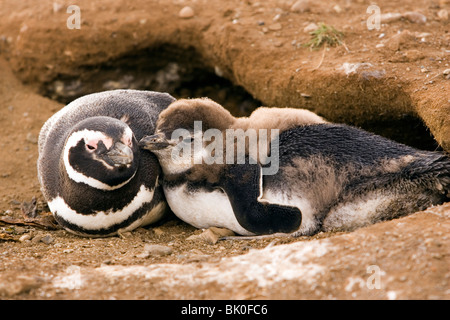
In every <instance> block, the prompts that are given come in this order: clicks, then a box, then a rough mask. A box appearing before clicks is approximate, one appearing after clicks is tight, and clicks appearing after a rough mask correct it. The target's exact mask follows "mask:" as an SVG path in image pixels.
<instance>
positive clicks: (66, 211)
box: [38, 90, 175, 237]
mask: <svg viewBox="0 0 450 320" xmlns="http://www.w3.org/2000/svg"><path fill="white" fill-rule="evenodd" d="M174 100H175V99H174V98H173V97H171V96H170V95H169V94H166V93H158V92H151V91H138V90H113V91H105V92H101V93H94V94H90V95H86V96H83V97H81V98H78V99H76V100H74V101H73V102H71V103H69V104H68V105H67V106H65V107H64V108H62V109H61V110H59V111H58V112H57V113H55V114H54V115H53V116H52V117H51V118H50V119H48V120H47V122H45V124H44V125H43V127H42V129H41V131H40V134H39V143H38V144H39V146H38V148H39V158H38V178H39V182H40V185H41V190H42V193H43V195H44V197H45V199H46V200H47V202H48V206H49V208H50V210H51V212H52V213H53V215H54V217H55V219H56V221H58V223H59V224H60V225H61V226H63V227H64V228H65V229H66V230H68V231H70V232H73V233H75V234H78V235H83V236H91V237H99V236H110V235H115V234H117V233H120V232H122V231H129V230H132V229H134V228H137V227H139V226H142V225H145V224H150V223H153V222H155V221H157V220H158V219H160V218H161V217H162V215H163V213H164V211H165V207H166V203H165V199H164V195H163V192H162V190H161V188H160V187H158V179H159V176H160V173H161V168H160V166H159V163H158V160H157V159H156V157H155V156H154V155H153V154H151V153H149V152H146V151H143V150H140V149H139V147H138V141H139V139H141V138H142V137H143V136H144V135H148V134H152V133H154V130H155V123H156V120H157V118H158V115H159V113H160V112H161V111H162V110H164V109H165V108H166V107H167V106H168V105H169V104H170V103H172V102H173V101H174Z"/></svg>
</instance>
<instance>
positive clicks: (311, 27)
mask: <svg viewBox="0 0 450 320" xmlns="http://www.w3.org/2000/svg"><path fill="white" fill-rule="evenodd" d="M317 28H319V26H318V25H317V24H315V23H314V22H312V23H310V24H308V25H307V26H306V27H305V28H303V32H311V31H314V30H317Z"/></svg>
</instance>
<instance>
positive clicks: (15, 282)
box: [0, 275, 42, 297]
mask: <svg viewBox="0 0 450 320" xmlns="http://www.w3.org/2000/svg"><path fill="white" fill-rule="evenodd" d="M41 284H42V280H41V279H40V278H37V277H30V276H25V275H19V276H17V277H16V278H11V277H7V276H5V275H2V276H1V277H0V296H7V297H13V296H15V295H18V294H21V293H26V292H28V291H30V290H31V289H35V288H38V287H40V286H41Z"/></svg>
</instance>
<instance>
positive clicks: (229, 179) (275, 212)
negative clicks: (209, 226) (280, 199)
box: [220, 163, 302, 234]
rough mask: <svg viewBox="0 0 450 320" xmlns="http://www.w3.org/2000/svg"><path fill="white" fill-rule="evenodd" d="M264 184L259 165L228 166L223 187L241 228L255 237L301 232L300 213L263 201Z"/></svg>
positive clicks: (296, 210) (287, 207) (295, 208)
mask: <svg viewBox="0 0 450 320" xmlns="http://www.w3.org/2000/svg"><path fill="white" fill-rule="evenodd" d="M262 182H263V175H262V167H261V166H260V165H259V164H248V163H246V164H232V165H226V167H225V171H224V175H223V180H222V181H221V182H220V187H221V189H223V191H225V193H226V194H227V196H228V199H229V201H230V203H231V207H232V208H233V211H234V214H235V216H236V219H237V220H238V222H239V224H240V225H241V226H242V227H243V228H245V229H246V230H248V231H250V232H253V233H255V234H272V233H291V232H294V231H296V230H298V229H299V227H300V223H301V220H302V214H301V211H300V209H298V208H297V207H293V206H286V205H279V204H274V203H269V202H268V201H265V200H264V199H262V194H263V189H262V187H263V184H262Z"/></svg>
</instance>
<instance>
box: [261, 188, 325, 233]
mask: <svg viewBox="0 0 450 320" xmlns="http://www.w3.org/2000/svg"><path fill="white" fill-rule="evenodd" d="M262 199H263V200H266V201H268V202H270V203H274V204H275V203H276V204H281V205H286V206H292V207H297V208H298V209H299V210H300V211H301V213H302V223H301V224H300V228H299V229H298V230H297V231H294V232H293V233H294V234H295V235H305V234H309V232H310V231H311V230H315V229H316V227H317V226H316V224H317V221H316V219H315V218H314V215H315V214H316V212H315V211H314V209H313V208H312V206H311V204H310V202H309V201H308V200H307V199H305V198H303V197H301V195H298V196H297V195H295V196H293V195H287V194H286V193H282V192H280V191H273V190H264V192H263V196H262Z"/></svg>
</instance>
